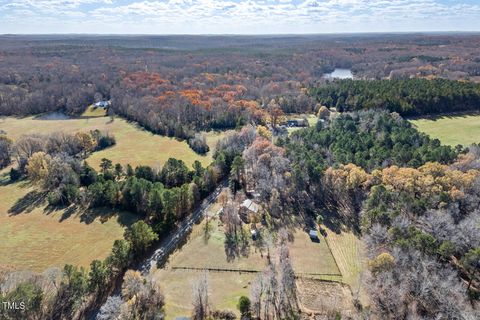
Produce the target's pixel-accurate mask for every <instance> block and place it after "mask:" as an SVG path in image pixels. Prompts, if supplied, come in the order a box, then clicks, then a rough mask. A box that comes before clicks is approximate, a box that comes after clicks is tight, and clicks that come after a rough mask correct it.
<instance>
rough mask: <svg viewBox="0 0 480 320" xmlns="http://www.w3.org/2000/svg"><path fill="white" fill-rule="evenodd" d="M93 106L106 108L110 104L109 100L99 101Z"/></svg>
mask: <svg viewBox="0 0 480 320" xmlns="http://www.w3.org/2000/svg"><path fill="white" fill-rule="evenodd" d="M94 106H95V107H99V108H107V107H109V106H110V101H105V100H103V101H99V102H97V103H95V104H94Z"/></svg>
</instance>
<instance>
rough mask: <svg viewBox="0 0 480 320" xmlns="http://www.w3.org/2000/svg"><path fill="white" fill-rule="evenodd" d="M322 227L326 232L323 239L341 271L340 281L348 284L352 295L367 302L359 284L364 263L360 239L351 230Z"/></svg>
mask: <svg viewBox="0 0 480 320" xmlns="http://www.w3.org/2000/svg"><path fill="white" fill-rule="evenodd" d="M324 229H325V230H326V232H327V236H326V237H325V239H326V241H327V243H328V247H329V248H330V250H331V252H332V254H333V256H334V257H335V261H336V262H337V264H338V268H339V269H340V272H341V273H342V282H343V283H346V284H348V285H349V286H350V288H351V290H352V293H353V294H354V296H356V297H357V296H358V297H360V298H361V300H362V302H364V303H367V301H365V300H364V298H365V293H364V292H363V288H362V286H361V273H362V272H363V270H364V268H365V265H366V259H365V255H364V248H363V243H362V241H361V240H360V239H359V238H358V237H357V236H355V234H353V233H352V232H345V231H342V232H341V233H335V232H333V231H331V230H330V229H328V228H324Z"/></svg>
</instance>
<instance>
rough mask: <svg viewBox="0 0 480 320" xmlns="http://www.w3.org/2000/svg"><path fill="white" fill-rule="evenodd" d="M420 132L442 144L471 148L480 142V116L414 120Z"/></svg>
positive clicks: (461, 115) (470, 115)
mask: <svg viewBox="0 0 480 320" xmlns="http://www.w3.org/2000/svg"><path fill="white" fill-rule="evenodd" d="M410 122H411V123H412V124H413V125H415V126H416V127H417V129H418V130H420V131H422V132H425V133H426V134H428V135H429V136H430V137H432V138H437V139H439V140H440V141H441V142H442V144H446V145H451V146H456V145H458V144H461V145H463V146H469V145H470V144H472V143H479V142H480V114H456V115H448V116H447V115H445V116H440V117H436V118H422V119H412V120H410Z"/></svg>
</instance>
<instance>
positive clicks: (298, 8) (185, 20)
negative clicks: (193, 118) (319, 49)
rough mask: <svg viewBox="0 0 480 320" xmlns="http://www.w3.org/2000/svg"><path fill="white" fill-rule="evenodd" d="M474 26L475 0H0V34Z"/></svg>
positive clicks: (477, 20) (479, 13) (479, 2)
mask: <svg viewBox="0 0 480 320" xmlns="http://www.w3.org/2000/svg"><path fill="white" fill-rule="evenodd" d="M412 31H415V32H427V31H480V0H392V1H386V0H225V1H220V0H8V1H6V0H0V34H7V33H9V34H10V33H16V34H18V33H22V34H30V33H33V34H47V33H89V34H296V33H352V32H412Z"/></svg>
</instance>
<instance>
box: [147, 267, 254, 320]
mask: <svg viewBox="0 0 480 320" xmlns="http://www.w3.org/2000/svg"><path fill="white" fill-rule="evenodd" d="M201 274H202V273H201V272H198V271H190V270H168V269H161V270H159V271H157V273H156V274H155V277H156V278H157V279H158V280H159V283H160V285H161V287H162V290H163V292H164V294H165V306H166V310H165V311H166V314H167V317H166V319H167V320H168V319H172V320H173V319H175V318H176V317H181V316H190V314H191V310H192V303H191V300H192V288H193V285H194V283H195V282H197V281H198V279H199V277H200V276H201ZM255 277H256V276H255V275H254V274H245V273H244V274H238V273H236V274H232V273H215V272H210V273H209V274H208V281H209V288H210V297H209V299H210V302H211V304H212V306H214V308H215V309H219V310H227V309H228V310H231V311H233V312H235V313H236V314H237V316H239V313H238V310H237V303H238V299H239V298H240V297H241V296H247V297H248V296H249V295H250V283H251V282H252V281H253V280H254V279H255Z"/></svg>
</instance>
